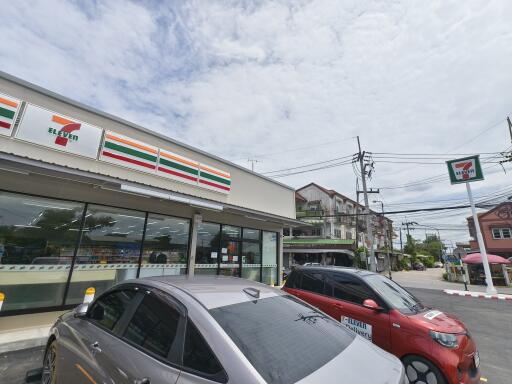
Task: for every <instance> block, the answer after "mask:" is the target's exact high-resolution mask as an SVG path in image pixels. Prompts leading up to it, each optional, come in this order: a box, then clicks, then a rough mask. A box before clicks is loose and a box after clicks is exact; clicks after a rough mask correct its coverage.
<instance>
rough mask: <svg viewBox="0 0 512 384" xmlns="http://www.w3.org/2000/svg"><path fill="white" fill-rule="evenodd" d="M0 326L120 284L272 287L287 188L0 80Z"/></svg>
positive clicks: (290, 209) (291, 219)
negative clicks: (213, 280)
mask: <svg viewBox="0 0 512 384" xmlns="http://www.w3.org/2000/svg"><path fill="white" fill-rule="evenodd" d="M0 182H1V184H0V293H3V294H4V301H3V305H2V307H1V310H0V317H13V318H14V317H16V316H20V315H26V314H41V313H51V312H55V313H57V312H59V311H62V310H66V309H69V308H71V307H73V306H75V305H76V304H78V303H80V302H81V301H82V300H83V297H84V293H85V290H86V289H87V288H89V287H93V288H95V290H96V294H99V293H101V292H103V291H104V290H106V289H108V288H109V287H110V286H112V285H113V284H116V283H117V282H120V281H123V280H126V279H130V278H136V277H145V276H154V275H187V274H188V275H198V274H208V275H226V276H237V277H243V278H247V279H251V280H255V281H261V282H263V283H266V284H279V283H280V281H279V280H280V275H281V274H280V273H279V271H280V269H281V267H282V255H283V252H282V241H281V239H282V230H283V228H284V227H289V226H295V225H298V224H300V223H299V222H297V221H296V219H295V192H294V189H293V188H291V187H288V186H286V185H283V184H281V183H278V182H275V181H273V180H271V179H268V178H266V177H264V176H262V175H259V174H256V173H254V172H251V171H250V170H247V169H245V168H243V167H240V166H238V165H236V164H233V163H231V162H229V161H226V160H223V159H221V158H219V157H216V156H213V155H210V154H208V153H205V152H204V151H201V150H198V149H196V148H193V147H191V146H189V145H186V144H184V143H180V142H177V141H175V140H173V139H170V138H169V137H166V136H163V135H161V134H158V133H155V132H153V131H151V130H149V129H146V128H143V127H140V126H137V125H135V124H132V123H130V122H128V121H125V120H122V119H120V118H117V117H114V116H111V115H108V114H106V113H103V112H101V111H98V110H95V109H93V108H90V107H88V106H85V105H82V104H80V103H78V102H75V101H72V100H69V99H67V98H65V97H62V96H60V95H57V94H54V93H52V92H50V91H48V90H45V89H42V88H40V87H38V86H35V85H32V84H29V83H27V82H25V81H23V80H20V79H17V78H14V77H12V76H10V75H8V74H5V73H1V72H0Z"/></svg>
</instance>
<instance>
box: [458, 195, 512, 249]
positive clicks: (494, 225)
mask: <svg viewBox="0 0 512 384" xmlns="http://www.w3.org/2000/svg"><path fill="white" fill-rule="evenodd" d="M478 221H479V223H480V231H481V232H482V237H483V239H484V244H485V249H486V250H487V252H488V253H492V254H494V255H498V256H503V257H505V258H509V257H512V202H506V203H502V204H499V205H497V206H496V207H494V208H493V209H491V210H489V211H487V212H482V213H479V214H478ZM467 222H468V227H469V234H470V236H471V237H472V238H473V239H472V240H471V241H470V246H471V250H472V251H478V242H477V241H476V229H475V222H474V220H473V217H468V218H467Z"/></svg>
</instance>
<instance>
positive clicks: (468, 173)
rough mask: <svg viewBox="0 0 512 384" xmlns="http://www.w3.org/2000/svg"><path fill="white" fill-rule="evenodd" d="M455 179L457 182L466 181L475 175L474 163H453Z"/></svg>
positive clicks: (472, 161)
mask: <svg viewBox="0 0 512 384" xmlns="http://www.w3.org/2000/svg"><path fill="white" fill-rule="evenodd" d="M453 166H454V167H455V177H456V178H457V179H458V180H468V179H471V178H472V177H474V176H475V175H476V169H475V161H474V160H469V161H462V162H460V163H454V164H453Z"/></svg>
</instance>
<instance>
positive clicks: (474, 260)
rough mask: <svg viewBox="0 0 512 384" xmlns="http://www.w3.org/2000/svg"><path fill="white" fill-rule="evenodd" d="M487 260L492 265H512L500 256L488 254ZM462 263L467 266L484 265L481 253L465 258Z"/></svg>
mask: <svg viewBox="0 0 512 384" xmlns="http://www.w3.org/2000/svg"><path fill="white" fill-rule="evenodd" d="M487 259H488V260H489V263H490V264H512V262H510V261H508V260H507V259H505V258H503V257H501V256H498V255H491V254H487ZM462 261H463V262H464V263H466V264H482V255H481V254H480V252H476V253H471V254H469V255H467V256H466V257H463V258H462Z"/></svg>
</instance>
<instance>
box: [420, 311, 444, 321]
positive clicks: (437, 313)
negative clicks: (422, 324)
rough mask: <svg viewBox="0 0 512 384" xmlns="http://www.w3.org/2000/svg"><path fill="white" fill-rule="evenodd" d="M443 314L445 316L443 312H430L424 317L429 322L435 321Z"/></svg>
mask: <svg viewBox="0 0 512 384" xmlns="http://www.w3.org/2000/svg"><path fill="white" fill-rule="evenodd" d="M442 314H443V312H441V311H428V312H427V313H425V315H423V317H424V318H425V319H428V320H433V319H435V318H436V317H437V316H439V315H442Z"/></svg>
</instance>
